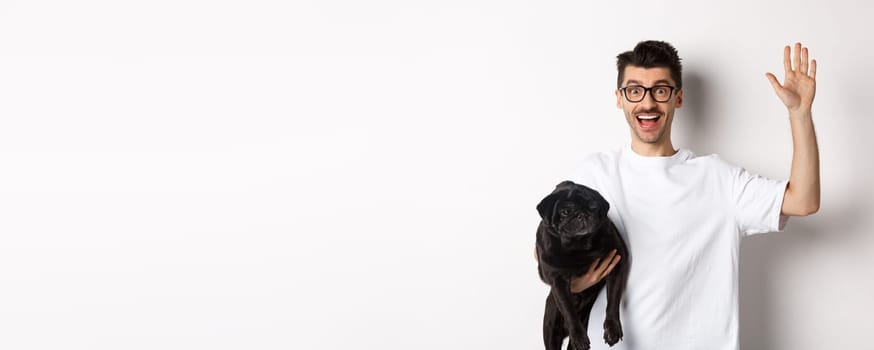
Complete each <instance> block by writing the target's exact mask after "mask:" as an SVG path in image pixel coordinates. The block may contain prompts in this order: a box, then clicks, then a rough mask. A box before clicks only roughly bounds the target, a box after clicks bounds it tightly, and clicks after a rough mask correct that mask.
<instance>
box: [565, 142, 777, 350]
mask: <svg viewBox="0 0 874 350" xmlns="http://www.w3.org/2000/svg"><path fill="white" fill-rule="evenodd" d="M570 180H572V181H574V182H577V183H579V184H583V185H586V186H589V187H591V188H593V189H595V190H597V191H598V192H600V193H601V195H602V196H604V198H605V199H607V201H608V202H609V203H610V211H609V213H608V216H609V217H610V219H611V220H613V222H614V223H615V224H616V227H617V228H618V229H619V232H620V234H622V237H623V238H624V239H625V242H626V244H627V245H628V248H629V250H630V255H631V256H630V261H631V271H630V273H629V276H628V287H627V289H626V291H625V296H624V297H623V302H622V307H621V309H620V310H621V321H622V328H623V331H624V338H623V340H622V341H620V342H619V343H618V344H616V346H614V347H613V348H610V347H609V346H607V344H605V343H604V340H603V333H604V330H603V324H604V310H605V309H606V307H607V305H606V297H605V291H606V289H605V290H602V291H601V294H600V295H599V296H598V300H597V301H596V302H595V306H594V308H593V310H592V314H591V317H590V321H589V337H590V338H591V340H592V349H614V350H642V349H645V350H660V349H664V350H687V349H707V350H736V349H738V301H737V295H738V252H739V248H740V239H741V237H743V236H746V235H750V234H756V233H765V232H773V231H780V230H782V229H783V225H784V224H785V217H783V216H781V214H780V208H781V206H782V205H783V193H784V191H785V189H786V185H787V184H788V181H775V180H770V179H766V178H763V177H761V176H757V175H754V174H750V173H749V172H747V171H746V170H744V169H742V168H740V167H736V166H733V165H731V164H728V163H726V162H725V161H723V160H721V159H720V158H719V157H718V156H716V155H710V156H703V157H696V156H695V155H694V154H693V153H692V152H690V151H688V150H685V149H680V150H679V151H678V152H677V153H676V154H675V155H673V156H670V157H644V156H640V155H638V154H637V153H635V152H634V151H632V150H631V147H630V146H626V147H624V148H622V149H620V150H617V151H613V152H605V153H598V154H593V155H590V156H588V157H586V158H585V159H584V160H583V161H582V163H581V164H580V166H579V168H578V169H577V170H576V172H575V173H574V177H573V178H571V179H570ZM628 258H629V257H622V259H623V261H626V262H627V261H628Z"/></svg>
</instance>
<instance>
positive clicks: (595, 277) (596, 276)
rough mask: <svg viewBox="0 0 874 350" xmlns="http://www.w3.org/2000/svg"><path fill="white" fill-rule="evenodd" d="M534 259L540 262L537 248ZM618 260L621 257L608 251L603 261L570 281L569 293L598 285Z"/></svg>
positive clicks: (597, 261) (594, 263)
mask: <svg viewBox="0 0 874 350" xmlns="http://www.w3.org/2000/svg"><path fill="white" fill-rule="evenodd" d="M534 259H536V260H537V262H540V256H539V255H538V254H537V247H534ZM620 259H622V256H620V255H618V254H616V250H615V249H614V250H612V251H610V253H609V254H607V256H606V257H605V258H604V259H603V260H602V259H601V258H598V259H597V260H595V262H593V263H592V266H590V267H589V271H588V272H586V274H584V275H579V276H576V277H573V278H572V279H571V293H580V292H582V291H584V290H586V289H588V288H589V287H591V286H594V285H596V284H598V282H601V280H603V279H604V278H605V277H607V275H609V274H610V271H613V268H614V267H616V264H619V260H620Z"/></svg>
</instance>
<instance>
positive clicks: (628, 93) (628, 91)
mask: <svg viewBox="0 0 874 350" xmlns="http://www.w3.org/2000/svg"><path fill="white" fill-rule="evenodd" d="M644 94H646V90H644V88H643V87H641V86H629V87H626V88H625V98H626V99H628V102H640V101H642V100H643V95H644Z"/></svg>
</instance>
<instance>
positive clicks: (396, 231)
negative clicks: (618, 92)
mask: <svg viewBox="0 0 874 350" xmlns="http://www.w3.org/2000/svg"><path fill="white" fill-rule="evenodd" d="M872 14H874V7H872V5H871V4H870V3H869V2H865V1H861V0H857V1H851V0H841V1H829V2H797V1H788V0H779V1H771V2H762V1H735V2H730V3H718V4H717V3H714V4H710V3H708V2H702V1H692V0H686V1H658V0H653V1H618V2H612V3H610V4H607V3H603V4H602V3H586V2H581V1H559V2H534V1H484V0H464V1H292V2H287V1H196V0H174V1H161V0H159V1H133V2H131V1H127V2H118V1H94V0H88V1H76V2H69V1H39V0H36V1H8V0H4V1H0V348H3V349H347V348H356V349H409V348H417V349H537V348H540V347H541V346H542V345H541V338H540V337H541V335H540V334H541V332H540V322H541V317H542V308H543V300H544V298H545V296H546V294H547V287H546V286H545V285H544V284H542V283H541V282H540V281H539V279H538V278H537V272H536V265H535V262H534V259H533V257H532V249H533V244H534V232H535V228H536V225H537V223H538V221H539V217H538V216H537V212H536V210H535V209H534V207H535V205H536V204H537V203H538V202H539V200H540V199H541V198H542V197H543V196H544V195H546V194H548V193H549V192H550V191H551V190H552V188H553V187H554V185H555V184H556V183H558V182H559V181H561V180H563V179H565V177H566V176H568V175H569V172H570V171H571V170H572V169H573V166H574V162H575V161H577V160H579V159H580V158H581V157H583V156H584V155H586V154H588V153H591V152H595V151H600V150H608V149H615V148H618V147H621V146H623V145H625V144H627V143H628V142H629V135H628V131H627V126H626V124H625V122H624V119H623V117H622V114H621V111H620V110H618V109H616V107H615V99H614V95H613V91H614V89H615V86H616V85H615V79H616V70H615V56H616V54H618V53H619V52H621V51H625V50H628V49H630V48H632V47H633V46H634V44H636V43H637V42H638V41H641V40H647V39H659V40H666V41H669V42H671V43H673V44H674V45H675V46H676V47H677V48H678V49H679V51H680V55H681V57H682V58H683V59H684V64H685V76H684V81H685V89H686V92H685V94H686V95H685V97H686V99H685V105H684V106H683V108H681V109H680V110H679V111H678V114H677V115H676V118H675V122H674V125H675V133H674V134H675V135H674V136H675V145H676V146H678V147H686V148H690V149H692V150H694V151H695V152H696V153H698V154H708V153H719V154H720V155H721V156H722V157H723V158H725V159H726V160H728V161H730V162H733V163H735V164H738V165H742V166H744V167H746V168H747V169H749V170H751V171H753V172H756V173H760V174H763V175H766V176H769V177H774V178H785V177H788V171H789V165H790V160H791V140H790V134H789V123H788V120H786V112H785V110H784V107H783V106H782V105H781V104H780V102H779V100H778V99H777V98H776V96H775V95H774V93H773V91H772V90H771V87H770V85H769V84H768V81H767V79H766V78H765V75H764V74H765V72H768V71H771V72H774V73H776V74H777V76H778V77H782V61H781V60H782V47H783V45H786V44H790V43H793V42H795V41H802V42H803V43H804V44H805V45H807V46H809V47H810V50H811V51H810V52H811V56H812V57H813V58H815V59H817V61H818V63H819V65H818V67H819V70H818V77H817V78H818V92H817V97H816V102H815V103H814V120H815V124H816V127H817V132H818V135H819V142H820V151H821V158H822V186H823V197H822V209H821V211H820V213H818V214H816V215H814V216H812V217H807V218H796V219H794V220H792V221H790V223H789V225H788V227H787V229H786V231H785V232H783V233H779V234H771V235H760V236H755V237H752V238H750V239H747V240H745V241H744V242H743V247H742V252H741V260H742V261H741V281H740V282H741V295H740V298H741V310H740V312H741V325H740V328H741V345H742V348H743V349H793V350H805V349H832V348H835V349H863V348H868V347H869V346H870V340H869V337H870V334H872V333H874V324H872V323H871V321H870V317H869V316H870V314H871V313H872V311H874V301H872V299H871V298H870V296H871V295H874V279H872V273H871V272H870V268H871V266H874V254H872V248H874V238H872V235H871V231H872V230H874V215H871V214H872V211H874V200H872V199H871V198H872V196H874V186H872V185H874V181H872V180H871V177H870V173H871V172H872V170H874V169H872V162H871V159H872V157H871V156H870V154H869V153H870V151H871V149H872V148H874V141H872V140H871V138H870V137H869V135H870V134H871V132H872V130H874V122H872V118H874V117H872V115H871V104H872V101H874V85H871V82H872V81H874V73H872V70H871V62H872V59H874V48H872V47H871V45H870V43H871V38H870V35H869V34H868V33H869V32H870V28H869V26H868V23H869V20H870V17H871V15H872Z"/></svg>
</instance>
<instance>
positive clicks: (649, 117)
mask: <svg viewBox="0 0 874 350" xmlns="http://www.w3.org/2000/svg"><path fill="white" fill-rule="evenodd" d="M636 118H637V124H638V125H640V128H641V129H653V128H655V127H656V125H658V121H659V119H662V117H661V115H659V114H639V115H637V117H636Z"/></svg>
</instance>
